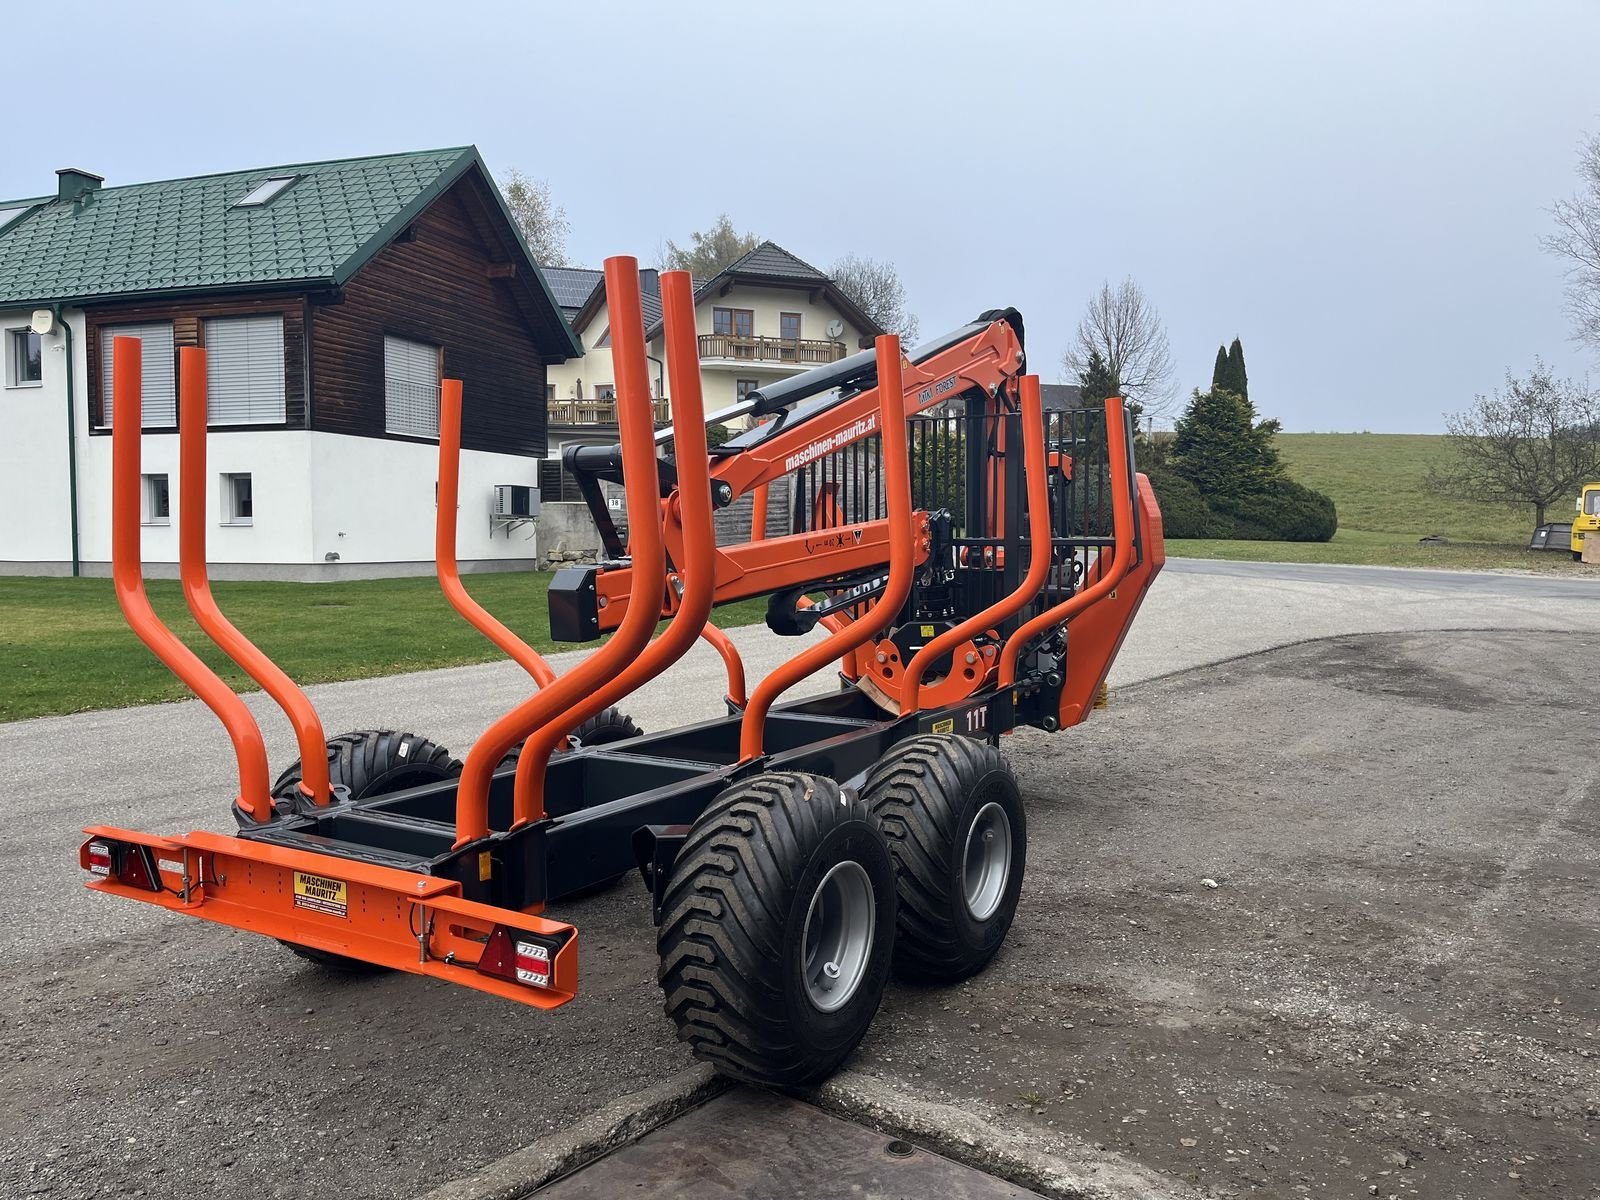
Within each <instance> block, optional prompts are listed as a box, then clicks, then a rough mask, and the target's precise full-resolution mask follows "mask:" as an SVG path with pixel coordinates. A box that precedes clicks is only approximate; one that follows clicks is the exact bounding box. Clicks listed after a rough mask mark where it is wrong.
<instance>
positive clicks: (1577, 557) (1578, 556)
mask: <svg viewBox="0 0 1600 1200" xmlns="http://www.w3.org/2000/svg"><path fill="white" fill-rule="evenodd" d="M1572 561H1573V562H1582V561H1583V551H1582V550H1574V551H1573V552H1572Z"/></svg>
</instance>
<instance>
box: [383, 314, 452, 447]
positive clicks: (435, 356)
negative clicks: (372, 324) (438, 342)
mask: <svg viewBox="0 0 1600 1200" xmlns="http://www.w3.org/2000/svg"><path fill="white" fill-rule="evenodd" d="M383 397H384V421H383V427H384V428H385V429H386V430H388V432H390V433H398V434H403V435H404V436H406V437H422V438H437V437H438V436H439V347H437V346H430V345H428V344H427V343H426V342H412V341H407V340H406V339H405V338H397V337H387V336H386V337H385V338H384V339H383Z"/></svg>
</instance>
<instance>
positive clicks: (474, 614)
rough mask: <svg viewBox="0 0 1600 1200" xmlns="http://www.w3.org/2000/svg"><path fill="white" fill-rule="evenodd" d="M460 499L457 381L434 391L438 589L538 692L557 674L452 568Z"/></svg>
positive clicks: (459, 383) (435, 540)
mask: <svg viewBox="0 0 1600 1200" xmlns="http://www.w3.org/2000/svg"><path fill="white" fill-rule="evenodd" d="M460 494H461V381H460V380H459V379H446V380H445V381H444V382H443V383H442V384H441V385H440V387H439V496H438V513H437V514H436V515H435V518H434V532H433V548H434V558H435V560H436V561H437V564H438V568H437V569H438V574H439V588H440V590H441V591H443V592H444V598H445V599H446V600H448V601H449V602H450V607H451V608H453V609H455V610H456V612H458V613H460V614H461V616H462V617H463V618H464V619H465V620H466V622H467V624H469V625H471V626H472V627H473V628H474V629H476V630H477V631H478V632H479V633H481V634H483V636H484V637H486V638H488V639H489V640H490V641H491V642H493V643H494V644H495V645H496V646H498V647H499V648H500V650H501V652H502V653H504V654H505V655H506V657H507V658H510V659H511V660H512V661H514V662H515V663H516V664H517V665H518V666H519V667H521V668H522V669H523V670H524V671H526V672H527V673H528V674H529V675H531V676H533V681H534V682H535V683H536V684H538V685H539V686H540V687H542V688H545V687H549V686H550V685H551V684H552V683H554V682H555V678H556V673H555V672H554V671H552V670H551V669H550V664H549V663H547V662H545V660H544V656H543V655H542V654H540V653H539V652H538V651H537V650H535V649H534V648H533V647H532V646H530V645H528V643H527V642H525V641H523V640H522V639H521V638H519V637H518V636H517V635H516V634H514V633H512V632H511V630H509V629H507V628H506V627H505V626H504V625H503V624H501V623H500V621H498V620H497V619H496V618H495V617H494V615H493V614H492V613H490V612H489V610H488V609H486V608H484V607H483V605H481V604H479V603H478V602H477V601H476V600H474V599H473V598H472V595H471V593H469V592H468V591H467V588H466V585H465V584H463V583H462V582H461V568H460V565H459V564H458V563H457V562H456V526H457V524H458V523H459V522H460V516H459V514H458V511H457V504H458V502H459V498H460Z"/></svg>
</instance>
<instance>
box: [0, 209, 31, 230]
mask: <svg viewBox="0 0 1600 1200" xmlns="http://www.w3.org/2000/svg"><path fill="white" fill-rule="evenodd" d="M29 207H31V206H30V205H26V204H25V205H23V206H22V207H21V208H0V229H4V228H5V227H6V226H7V225H9V224H11V222H13V221H15V220H16V219H17V218H18V217H20V216H21V215H22V214H23V213H25V212H27V211H28V209H29Z"/></svg>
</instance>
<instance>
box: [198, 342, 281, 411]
mask: <svg viewBox="0 0 1600 1200" xmlns="http://www.w3.org/2000/svg"><path fill="white" fill-rule="evenodd" d="M206 395H207V401H206V408H207V414H206V420H207V421H208V422H209V423H210V424H212V425H281V424H283V422H284V420H285V419H286V412H285V407H284V383H283V318H282V317H281V316H277V315H271V316H255V317H219V318H217V319H215V320H210V321H207V322H206Z"/></svg>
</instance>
